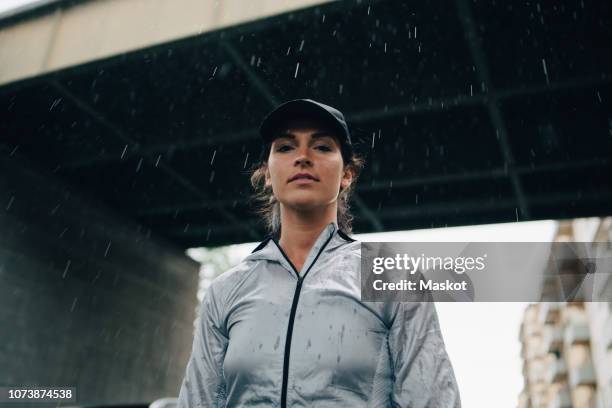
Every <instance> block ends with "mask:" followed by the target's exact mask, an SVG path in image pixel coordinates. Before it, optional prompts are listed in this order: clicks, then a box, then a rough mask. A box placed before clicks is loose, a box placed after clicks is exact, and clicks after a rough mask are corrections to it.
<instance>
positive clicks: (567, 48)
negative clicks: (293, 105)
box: [0, 0, 612, 247]
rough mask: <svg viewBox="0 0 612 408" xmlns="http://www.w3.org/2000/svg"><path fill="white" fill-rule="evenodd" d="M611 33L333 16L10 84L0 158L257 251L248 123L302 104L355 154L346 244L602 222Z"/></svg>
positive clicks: (291, 16) (538, 23) (611, 188)
mask: <svg viewBox="0 0 612 408" xmlns="http://www.w3.org/2000/svg"><path fill="white" fill-rule="evenodd" d="M60 4H61V3H60ZM64 6H69V4H68V5H64ZM48 11H51V10H50V9H49V10H48ZM610 21H612V4H611V3H610V2H606V1H595V0H594V1H588V0H584V1H582V2H578V3H576V2H568V1H560V2H542V3H538V2H522V3H521V4H517V3H516V2H493V1H487V2H481V1H470V0H456V1H455V2H452V3H450V2H440V1H426V2H391V1H389V2H385V1H373V2H366V1H350V2H332V3H329V4H325V5H321V6H318V7H313V8H309V9H304V10H300V11H296V12H292V13H288V14H284V15H280V16H275V17H271V18H267V19H263V20H258V21H254V22H251V23H247V24H243V25H240V26H234V27H230V28H227V29H223V30H220V31H216V32H210V33H205V34H202V35H198V36H195V37H191V38H186V39H182V40H179V41H174V42H171V43H166V44H162V45H158V46H154V47H151V48H148V49H142V50H138V51H135V52H131V53H127V54H123V55H119V56H115V57H112V58H108V59H104V60H99V61H93V62H90V63H88V64H85V65H82V66H77V67H72V68H69V69H65V70H62V71H59V72H53V73H51V74H48V75H44V76H40V77H37V78H32V79H28V80H24V81H20V82H18V83H13V84H9V85H5V86H3V87H1V88H0V146H1V149H2V150H1V151H0V152H1V155H2V157H3V158H4V159H10V158H11V157H12V156H14V155H19V156H22V158H26V159H28V160H29V161H31V162H34V163H35V164H36V165H37V166H38V167H39V168H41V169H42V171H47V172H48V173H49V174H50V177H51V175H53V176H54V177H59V178H61V179H63V180H65V181H67V182H68V183H70V184H72V185H73V186H75V187H76V188H78V189H79V190H80V191H81V192H83V194H84V195H86V196H88V197H92V198H95V199H96V200H100V201H102V202H104V203H105V204H107V205H108V206H110V207H112V208H113V209H114V210H115V211H117V212H120V213H122V214H124V215H127V216H129V217H132V218H134V219H135V220H137V221H138V222H140V223H141V224H143V225H145V226H146V227H148V228H150V229H151V231H152V232H153V233H156V234H159V235H162V236H165V237H166V238H168V239H170V240H172V241H173V242H175V243H177V244H178V245H180V246H182V247H194V246H213V245H221V244H228V243H239V242H246V241H258V240H260V239H262V237H263V234H264V233H265V231H264V229H263V226H262V225H261V224H260V223H258V221H257V219H256V217H255V216H254V215H252V213H251V212H249V207H248V202H247V198H248V196H249V195H250V192H251V189H250V185H249V177H248V170H249V168H250V167H251V166H252V165H253V164H254V163H253V162H254V160H256V159H257V158H258V155H259V151H260V143H259V139H258V136H257V126H258V123H259V121H260V120H261V118H262V117H263V115H264V114H265V113H266V112H268V111H269V110H270V109H271V108H272V107H273V106H275V105H276V104H277V103H279V102H281V101H284V100H287V99H292V98H296V97H311V98H314V99H317V100H321V101H323V102H325V103H329V104H331V105H333V106H337V107H339V108H340V109H341V110H343V112H344V113H345V114H346V115H347V118H348V120H349V125H350V126H351V130H352V132H353V135H354V138H355V139H357V140H358V143H359V144H358V150H359V151H360V152H361V153H362V155H364V156H366V163H367V165H366V169H365V171H364V173H363V174H362V176H361V179H360V181H359V183H358V187H357V190H356V194H355V196H354V202H353V212H354V214H355V222H354V231H355V232H375V231H389V230H401V229H412V228H428V227H440V226H451V225H466V224H479V223H491V222H505V221H523V220H535V219H545V218H568V217H579V216H596V215H609V214H610V213H612V182H611V181H612V177H611V176H612V111H611V108H612V102H611V101H612V58H610V50H611V49H612V47H611V46H612V41H611V40H612V28H611V27H612V26H611V25H610V24H609V22H610ZM3 177H10V174H5V175H3ZM33 189H35V187H34V186H33Z"/></svg>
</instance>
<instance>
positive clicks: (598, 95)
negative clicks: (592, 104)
mask: <svg viewBox="0 0 612 408" xmlns="http://www.w3.org/2000/svg"><path fill="white" fill-rule="evenodd" d="M597 98H598V99H599V103H601V95H600V94H599V91H597Z"/></svg>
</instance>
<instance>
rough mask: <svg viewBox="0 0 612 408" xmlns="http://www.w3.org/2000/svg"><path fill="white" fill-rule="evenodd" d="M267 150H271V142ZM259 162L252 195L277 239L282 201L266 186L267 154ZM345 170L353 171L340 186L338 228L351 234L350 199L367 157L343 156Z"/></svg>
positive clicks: (259, 211)
mask: <svg viewBox="0 0 612 408" xmlns="http://www.w3.org/2000/svg"><path fill="white" fill-rule="evenodd" d="M265 151H267V152H269V151H270V150H269V144H268V146H267V148H266V149H265ZM265 157H266V158H265V159H263V160H262V161H261V162H260V163H259V164H257V165H255V168H254V170H252V173H251V186H253V188H254V190H255V193H254V194H253V195H252V196H251V197H250V200H251V202H252V203H253V206H254V207H255V211H254V212H255V214H256V215H258V216H260V217H262V219H263V220H264V222H265V224H266V229H267V231H268V234H270V235H273V236H274V237H276V238H277V239H278V238H279V237H280V229H281V220H280V202H278V201H277V200H276V197H274V193H273V191H272V187H271V186H266V170H267V167H268V160H267V156H265ZM343 162H344V167H343V170H347V169H348V170H350V171H351V172H352V173H353V180H352V181H351V184H349V186H348V187H347V188H345V189H344V190H343V189H342V187H340V191H339V196H338V213H337V218H338V229H340V230H342V231H343V232H344V233H346V234H348V235H350V234H351V233H352V231H353V225H352V224H353V215H352V214H351V213H350V207H349V201H350V198H351V194H352V193H353V189H354V186H355V185H356V184H357V179H358V178H359V175H360V173H361V170H362V169H363V167H364V164H365V159H364V158H363V157H361V156H359V155H358V154H356V153H353V154H351V156H350V157H349V158H347V159H345V158H343Z"/></svg>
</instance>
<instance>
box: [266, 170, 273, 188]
mask: <svg viewBox="0 0 612 408" xmlns="http://www.w3.org/2000/svg"><path fill="white" fill-rule="evenodd" d="M264 176H265V186H266V187H272V179H271V178H270V171H269V170H268V166H267V165H266V166H265V171H264Z"/></svg>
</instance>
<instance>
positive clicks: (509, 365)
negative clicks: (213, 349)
mask: <svg viewBox="0 0 612 408" xmlns="http://www.w3.org/2000/svg"><path fill="white" fill-rule="evenodd" d="M556 229H557V222H556V221H531V222H515V223H503V224H489V225H478V226H465V227H452V228H435V229H426V230H412V231H397V232H385V233H376V234H353V235H352V236H353V238H355V239H357V240H359V241H362V242H368V241H378V242H551V241H552V239H553V237H554V234H555V232H556ZM257 244H258V242H252V243H247V244H241V245H232V246H230V247H227V248H228V251H229V255H230V258H231V259H232V261H233V262H236V263H237V262H239V261H240V260H241V259H242V258H244V257H245V256H247V255H248V254H249V253H250V252H251V251H252V250H253V249H254V248H255V247H256V246H257ZM192 254H193V253H192ZM194 257H197V256H194ZM526 306H527V303H522V302H507V303H504V302H487V303H485V302H477V303H461V302H455V303H447V302H438V303H436V310H437V312H438V319H439V321H440V328H441V330H442V335H443V337H444V342H445V344H446V351H447V353H448V355H449V358H450V360H451V364H452V365H453V369H454V371H455V376H456V378H457V382H458V385H459V392H460V394H461V402H462V405H463V406H464V407H470V408H489V407H492V406H494V407H496V408H506V407H507V408H510V407H512V408H515V407H516V406H517V403H518V395H519V393H520V392H521V389H522V384H523V377H522V362H521V357H520V342H519V339H518V336H519V328H520V323H521V319H522V314H523V311H524V310H525V307H526Z"/></svg>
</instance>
